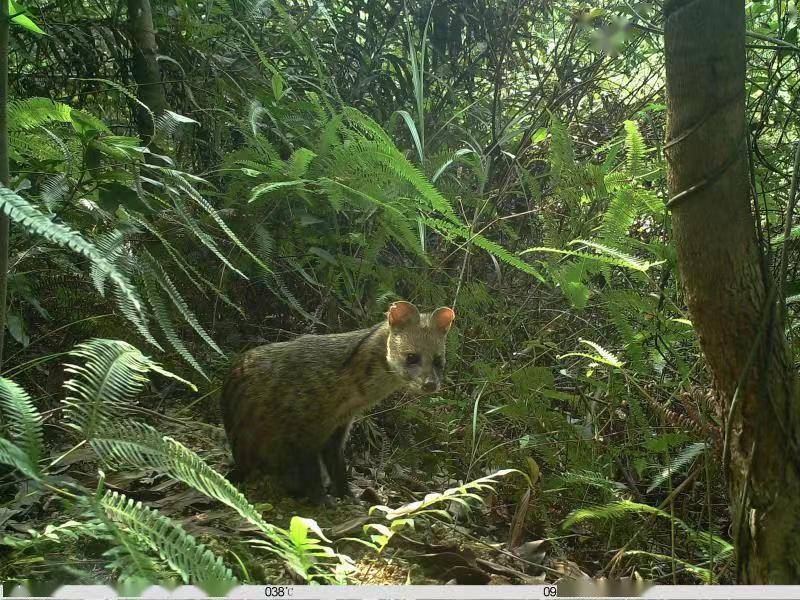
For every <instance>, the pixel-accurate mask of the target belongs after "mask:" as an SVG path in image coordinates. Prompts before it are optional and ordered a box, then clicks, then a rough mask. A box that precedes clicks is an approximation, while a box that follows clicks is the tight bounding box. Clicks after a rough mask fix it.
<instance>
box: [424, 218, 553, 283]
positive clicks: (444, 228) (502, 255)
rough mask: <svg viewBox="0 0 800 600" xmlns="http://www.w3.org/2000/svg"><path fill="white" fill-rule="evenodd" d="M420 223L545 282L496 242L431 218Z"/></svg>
mask: <svg viewBox="0 0 800 600" xmlns="http://www.w3.org/2000/svg"><path fill="white" fill-rule="evenodd" d="M422 221H423V222H424V223H425V224H426V225H428V226H429V227H431V228H432V229H434V230H436V231H438V232H439V233H441V234H442V235H445V236H449V237H458V238H461V239H463V240H466V241H467V242H469V243H472V244H474V245H476V246H477V247H478V248H481V249H482V250H485V251H486V252H488V253H489V254H491V255H493V256H495V257H496V258H499V259H500V260H502V261H503V262H505V263H508V264H509V265H511V266H512V267H515V268H517V269H519V270H520V271H523V272H524V273H527V274H529V275H533V276H534V277H536V279H538V280H539V281H541V282H544V280H545V279H544V277H543V276H542V274H541V273H539V271H537V270H536V269H535V268H534V267H533V265H531V264H530V263H527V262H525V261H524V260H522V259H520V258H519V257H517V256H515V255H513V254H511V253H510V252H509V251H508V250H506V249H505V248H503V247H502V246H501V245H500V244H497V243H496V242H493V241H491V240H489V239H488V238H486V237H484V236H482V235H480V234H477V233H472V232H471V231H469V229H467V228H466V227H464V226H463V225H456V224H453V223H450V222H448V221H443V220H442V219H435V218H431V217H424V218H423V219H422Z"/></svg>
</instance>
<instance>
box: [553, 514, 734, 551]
mask: <svg viewBox="0 0 800 600" xmlns="http://www.w3.org/2000/svg"><path fill="white" fill-rule="evenodd" d="M630 514H644V515H655V516H657V517H661V518H663V519H667V520H669V521H671V522H672V523H674V524H675V525H676V526H677V527H678V528H680V529H682V530H683V531H684V532H685V533H686V535H687V537H688V539H690V540H691V541H692V542H693V543H695V544H696V545H697V546H698V547H700V548H709V546H712V547H713V552H714V554H715V555H718V554H727V553H728V552H731V551H732V549H733V547H732V546H731V544H730V543H728V542H726V541H725V540H723V539H722V538H720V537H719V536H716V535H713V534H710V533H708V532H705V531H696V530H694V529H693V528H691V527H689V526H688V525H687V524H686V523H685V522H684V521H682V520H681V519H678V518H677V517H674V516H672V515H671V514H669V513H668V512H665V511H663V510H661V509H660V508H656V507H655V506H650V505H648V504H641V503H639V502H632V501H630V500H620V501H617V502H611V503H609V504H604V505H601V506H594V507H592V508H581V509H578V510H575V511H572V512H571V513H570V514H569V515H567V518H566V519H565V520H564V523H563V524H562V526H563V528H564V529H569V528H570V527H572V526H573V525H575V524H577V523H582V522H584V521H617V520H619V519H623V518H625V517H627V516H628V515H630Z"/></svg>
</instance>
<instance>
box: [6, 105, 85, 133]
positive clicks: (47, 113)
mask: <svg viewBox="0 0 800 600" xmlns="http://www.w3.org/2000/svg"><path fill="white" fill-rule="evenodd" d="M70 122H72V107H70V106H68V105H66V104H62V103H61V102H54V101H53V100H50V99H49V98H27V99H25V100H12V101H11V102H9V103H8V126H9V128H10V129H22V130H30V129H35V128H36V127H41V126H43V125H47V124H49V123H70Z"/></svg>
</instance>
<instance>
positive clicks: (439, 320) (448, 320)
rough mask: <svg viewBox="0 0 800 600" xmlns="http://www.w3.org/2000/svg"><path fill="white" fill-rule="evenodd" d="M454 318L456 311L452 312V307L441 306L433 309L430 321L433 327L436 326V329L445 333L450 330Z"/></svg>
mask: <svg viewBox="0 0 800 600" xmlns="http://www.w3.org/2000/svg"><path fill="white" fill-rule="evenodd" d="M455 318H456V313H455V312H453V309H452V308H447V307H446V306H443V307H442V308H437V309H436V310H435V311H433V314H432V315H431V323H433V325H434V327H436V329H438V330H439V331H441V332H442V333H447V332H448V331H450V326H451V325H452V324H453V321H454V320H455Z"/></svg>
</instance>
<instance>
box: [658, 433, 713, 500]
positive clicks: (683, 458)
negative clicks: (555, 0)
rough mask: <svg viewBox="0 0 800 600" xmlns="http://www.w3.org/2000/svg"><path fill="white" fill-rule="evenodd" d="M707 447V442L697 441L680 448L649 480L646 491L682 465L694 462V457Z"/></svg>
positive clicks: (664, 479) (678, 469) (663, 480)
mask: <svg viewBox="0 0 800 600" xmlns="http://www.w3.org/2000/svg"><path fill="white" fill-rule="evenodd" d="M707 449H708V444H706V443H705V442H697V443H695V444H689V445H688V446H686V448H684V449H683V450H681V451H680V452H679V453H678V455H677V456H675V458H673V459H672V460H671V461H670V463H669V464H668V465H667V466H666V467H665V468H663V469H661V470H660V471H659V472H658V474H657V475H656V476H655V477H653V479H652V481H650V486H649V487H648V488H647V493H648V494H649V493H650V492H652V491H653V490H654V489H656V488H657V487H658V486H660V485H661V484H662V483H664V482H665V481H666V480H667V479H668V478H669V477H672V475H674V474H675V473H677V472H678V471H680V470H681V469H682V468H683V467H685V466H686V465H688V464H690V463H692V462H694V461H695V459H696V458H697V457H698V456H700V455H701V454H703V452H705V451H706V450H707Z"/></svg>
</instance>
